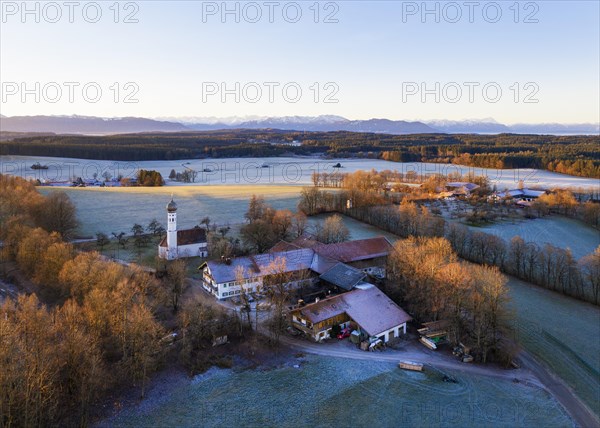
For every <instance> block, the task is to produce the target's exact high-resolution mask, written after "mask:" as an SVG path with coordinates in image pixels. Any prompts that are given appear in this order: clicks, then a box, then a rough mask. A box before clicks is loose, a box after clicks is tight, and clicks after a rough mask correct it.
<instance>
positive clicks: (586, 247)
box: [470, 216, 600, 258]
mask: <svg viewBox="0 0 600 428" xmlns="http://www.w3.org/2000/svg"><path fill="white" fill-rule="evenodd" d="M470 228H471V229H472V230H479V231H481V232H486V233H492V234H494V235H496V236H499V237H501V238H502V239H504V240H505V241H507V242H508V241H510V240H511V238H512V237H514V236H517V235H519V236H520V237H521V238H523V239H524V240H525V241H529V242H535V243H537V244H538V245H540V246H543V245H544V244H546V243H548V244H551V245H554V246H555V247H559V248H565V249H566V248H570V249H571V252H572V253H573V256H574V257H575V258H581V257H583V256H585V255H587V254H590V253H593V252H594V250H595V249H596V247H598V245H600V231H598V230H596V229H594V228H593V227H590V226H588V225H586V224H585V223H583V222H581V221H579V220H574V219H570V218H566V217H559V216H554V217H545V218H537V219H532V220H515V221H513V222H508V221H501V222H498V223H495V224H493V225H491V226H485V227H470Z"/></svg>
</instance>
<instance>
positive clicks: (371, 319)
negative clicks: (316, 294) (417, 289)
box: [291, 284, 412, 343]
mask: <svg viewBox="0 0 600 428" xmlns="http://www.w3.org/2000/svg"><path fill="white" fill-rule="evenodd" d="M291 318H292V325H293V326H294V327H295V328H297V329H298V330H301V331H303V332H304V333H305V334H307V335H308V336H310V337H311V338H312V339H313V340H315V341H317V342H319V341H322V340H325V339H327V338H329V337H330V335H331V330H332V328H333V327H334V326H336V325H339V326H340V327H341V328H346V327H351V328H353V329H355V330H358V331H359V332H360V335H361V336H363V337H365V338H369V337H376V338H378V339H381V340H383V342H386V343H387V342H389V341H390V340H392V339H394V338H398V337H400V335H401V334H406V323H407V322H408V321H410V320H411V319H412V318H411V317H410V316H409V315H408V314H407V313H406V312H404V310H403V309H402V308H400V307H399V306H398V305H396V304H395V303H394V302H393V301H392V300H391V299H390V298H389V297H387V296H386V295H385V294H384V293H383V292H382V291H381V290H379V289H378V288H377V287H375V286H374V285H372V284H362V285H358V286H356V288H355V289H353V290H352V291H349V292H347V293H343V294H339V295H337V296H334V297H330V298H327V299H323V300H320V301H317V302H315V303H312V304H309V305H306V306H303V307H301V308H298V309H294V310H292V312H291Z"/></svg>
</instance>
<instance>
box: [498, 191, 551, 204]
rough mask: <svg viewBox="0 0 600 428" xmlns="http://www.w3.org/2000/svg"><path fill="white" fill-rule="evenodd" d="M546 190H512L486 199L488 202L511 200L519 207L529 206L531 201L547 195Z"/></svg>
mask: <svg viewBox="0 0 600 428" xmlns="http://www.w3.org/2000/svg"><path fill="white" fill-rule="evenodd" d="M547 193H548V192H547V191H546V190H534V189H527V188H524V189H513V190H506V191H504V192H496V193H494V194H492V195H490V196H489V197H488V200H489V201H492V202H496V201H502V200H512V201H514V203H515V204H517V205H521V206H529V205H531V203H532V202H533V201H535V200H536V199H537V198H539V197H540V196H542V195H545V194H547Z"/></svg>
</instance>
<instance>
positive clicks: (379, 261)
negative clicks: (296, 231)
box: [271, 235, 393, 278]
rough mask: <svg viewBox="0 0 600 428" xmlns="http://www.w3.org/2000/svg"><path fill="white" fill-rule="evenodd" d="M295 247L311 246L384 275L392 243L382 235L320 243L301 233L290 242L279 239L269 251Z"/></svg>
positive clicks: (335, 257)
mask: <svg viewBox="0 0 600 428" xmlns="http://www.w3.org/2000/svg"><path fill="white" fill-rule="evenodd" d="M295 248H311V249H312V250H314V251H315V252H316V253H317V254H320V255H322V256H325V257H329V258H331V259H334V260H337V261H339V262H342V263H345V264H347V265H349V266H352V267H354V268H356V269H360V270H362V271H363V272H364V273H366V274H369V275H373V276H380V277H382V278H383V277H385V268H386V264H387V256H388V255H389V254H390V252H391V251H392V248H393V246H392V244H391V243H390V241H388V240H387V239H386V238H385V237H383V236H377V237H375V238H367V239H357V240H355V241H346V242H339V243H334V244H322V243H320V242H318V241H316V240H315V239H313V238H312V237H310V236H307V235H303V236H301V237H299V238H297V239H295V240H294V241H292V242H284V241H281V242H279V243H278V244H276V245H275V246H274V247H273V248H272V249H271V251H283V250H290V249H295Z"/></svg>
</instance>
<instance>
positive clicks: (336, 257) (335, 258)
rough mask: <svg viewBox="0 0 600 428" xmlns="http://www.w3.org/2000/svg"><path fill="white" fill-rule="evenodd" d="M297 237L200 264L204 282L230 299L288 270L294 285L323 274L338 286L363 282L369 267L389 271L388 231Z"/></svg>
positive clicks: (373, 270)
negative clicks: (332, 238) (325, 240)
mask: <svg viewBox="0 0 600 428" xmlns="http://www.w3.org/2000/svg"><path fill="white" fill-rule="evenodd" d="M294 242H296V244H295V243H289V242H280V243H279V244H277V245H275V247H273V248H272V249H271V251H269V252H268V253H264V254H258V255H255V256H247V257H235V258H231V259H229V258H227V259H224V260H211V261H207V262H205V263H203V264H202V265H201V266H200V267H199V268H198V269H199V270H201V271H202V286H203V288H204V289H205V290H206V291H208V292H209V293H211V294H212V295H214V296H215V297H216V298H217V299H227V298H230V297H234V296H237V295H240V294H242V292H247V293H253V292H256V291H259V290H260V289H261V288H262V286H263V284H264V282H265V280H268V279H269V277H272V276H273V275H276V274H281V273H285V274H287V275H288V277H289V282H288V285H289V286H290V287H297V286H299V285H307V284H313V283H315V282H317V281H318V280H319V279H320V280H322V281H325V282H326V283H328V284H330V285H332V286H335V287H337V288H338V290H339V291H348V290H351V289H353V288H354V287H355V286H356V285H358V284H360V283H361V282H362V281H363V280H364V279H365V277H366V273H369V274H377V275H385V264H386V259H387V255H388V254H389V252H390V251H391V248H392V246H391V244H390V243H389V241H388V240H387V239H385V238H383V237H379V238H371V239H361V240H358V241H349V242H342V243H339V244H320V243H316V242H315V241H312V240H308V239H304V240H302V241H299V240H297V241H294ZM298 243H300V245H298Z"/></svg>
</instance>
